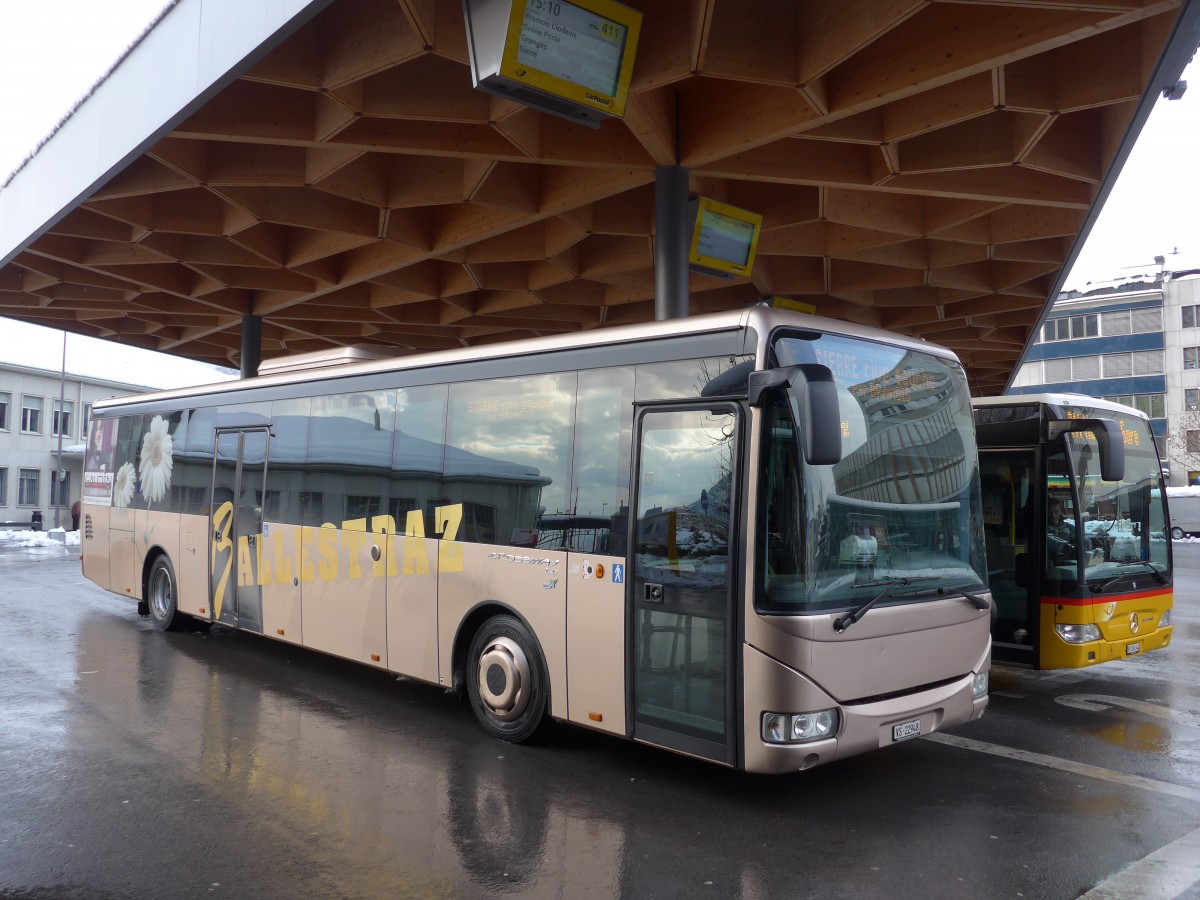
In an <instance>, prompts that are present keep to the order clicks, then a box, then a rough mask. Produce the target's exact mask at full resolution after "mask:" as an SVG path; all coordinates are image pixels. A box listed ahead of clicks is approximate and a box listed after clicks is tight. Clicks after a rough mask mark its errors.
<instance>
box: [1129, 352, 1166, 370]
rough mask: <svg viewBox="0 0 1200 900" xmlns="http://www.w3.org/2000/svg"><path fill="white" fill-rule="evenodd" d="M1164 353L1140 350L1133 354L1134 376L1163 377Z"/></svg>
mask: <svg viewBox="0 0 1200 900" xmlns="http://www.w3.org/2000/svg"><path fill="white" fill-rule="evenodd" d="M1162 373H1163V352H1162V351H1161V350H1139V351H1137V352H1136V353H1134V354H1133V374H1134V375H1161V374H1162Z"/></svg>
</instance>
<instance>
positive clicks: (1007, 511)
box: [979, 450, 1042, 666]
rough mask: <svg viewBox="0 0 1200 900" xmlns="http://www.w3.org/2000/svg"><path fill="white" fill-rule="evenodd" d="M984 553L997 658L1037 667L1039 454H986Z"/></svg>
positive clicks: (982, 462)
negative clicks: (1035, 519) (1035, 511)
mask: <svg viewBox="0 0 1200 900" xmlns="http://www.w3.org/2000/svg"><path fill="white" fill-rule="evenodd" d="M979 480H980V490H981V493H982V495H983V531H984V539H985V545H984V551H985V552H986V554H987V567H988V583H989V585H990V586H991V589H992V600H993V603H992V658H993V659H994V660H996V661H997V662H1005V663H1014V664H1017V665H1026V666H1033V665H1036V660H1037V646H1038V639H1039V625H1038V622H1039V619H1038V617H1039V615H1040V608H1041V604H1040V597H1039V593H1040V591H1039V589H1038V586H1039V584H1040V583H1041V579H1040V573H1041V565H1042V557H1041V548H1042V539H1041V537H1040V535H1039V534H1037V533H1035V529H1034V527H1033V509H1034V503H1033V502H1032V500H1033V496H1032V495H1033V493H1034V491H1035V482H1034V452H1033V451H1032V450H1003V451H991V450H981V451H980V453H979Z"/></svg>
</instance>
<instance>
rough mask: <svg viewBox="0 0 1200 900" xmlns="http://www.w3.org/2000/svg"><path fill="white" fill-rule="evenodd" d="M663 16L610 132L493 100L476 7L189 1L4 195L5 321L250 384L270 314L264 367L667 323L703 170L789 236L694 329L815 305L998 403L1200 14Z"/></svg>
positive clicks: (775, 7)
mask: <svg viewBox="0 0 1200 900" xmlns="http://www.w3.org/2000/svg"><path fill="white" fill-rule="evenodd" d="M631 5H633V6H635V7H637V8H638V9H640V10H641V12H642V13H643V16H644V19H643V24H642V29H641V36H640V41H639V44H638V47H637V55H636V62H635V66H634V70H633V76H632V82H631V85H630V94H629V102H628V107H627V109H626V111H625V115H624V118H623V119H615V118H614V119H609V120H607V121H605V122H604V123H603V125H602V126H601V127H600V128H599V129H595V130H593V129H591V128H587V127H584V126H581V125H578V124H574V123H572V122H569V121H566V120H563V119H560V118H556V117H554V116H550V115H547V114H544V113H541V112H537V111H534V110H532V109H529V108H527V107H523V106H520V105H517V104H516V103H514V102H512V101H510V100H506V99H501V98H499V97H496V96H492V95H490V94H485V93H482V92H480V91H478V90H475V89H473V87H472V81H471V71H470V65H469V58H468V48H467V39H466V34H465V28H464V13H463V7H462V4H461V3H460V2H458V0H332V2H329V0H323V2H307V0H273V2H270V3H268V2H266V0H254V2H251V0H178V2H176V3H175V4H173V5H172V6H171V7H170V8H169V9H168V10H167V11H166V13H165V14H164V15H163V16H162V17H161V18H160V20H159V21H158V22H157V23H156V24H155V25H154V27H153V28H151V29H150V30H149V31H148V32H147V34H146V35H145V36H144V37H143V39H142V40H141V41H140V42H139V43H138V44H136V45H135V46H134V47H133V48H132V49H131V50H130V51H129V53H128V54H127V55H126V56H125V57H124V58H123V59H122V60H121V61H120V63H119V64H118V65H117V66H116V67H115V68H114V69H113V70H112V71H111V72H110V73H109V74H108V75H107V76H106V78H105V79H104V80H103V81H101V82H100V83H99V84H98V85H97V87H96V88H95V89H94V90H93V91H92V93H91V94H90V95H89V96H88V97H87V98H86V99H85V100H84V101H83V102H82V103H81V104H80V105H79V106H78V108H77V109H76V110H75V111H74V112H73V113H72V114H71V115H70V116H69V117H67V118H66V119H65V120H64V122H63V123H62V125H61V126H60V127H59V128H58V129H57V130H56V132H55V133H54V134H53V135H51V136H50V137H49V138H48V139H47V140H46V141H45V142H43V144H42V146H41V147H40V148H39V149H38V151H37V153H35V154H34V155H33V156H32V157H31V158H30V159H29V160H27V161H26V163H25V164H24V165H23V166H22V167H21V168H20V169H19V170H18V171H17V172H16V173H15V174H14V175H12V176H10V177H8V178H7V180H6V181H5V182H4V184H3V187H2V188H0V316H7V317H11V318H15V319H21V320H25V321H29V322H35V323H38V324H42V325H48V326H52V327H56V328H62V329H65V330H67V331H71V332H75V333H79V334H85V335H90V336H94V337H100V338H106V339H110V340H113V341H118V342H121V343H124V344H129V345H136V346H138V347H144V348H148V349H153V350H159V351H163V352H167V353H172V354H175V355H179V356H183V357H189V358H193V359H197V360H204V361H208V362H212V363H218V364H221V365H234V366H237V365H238V364H239V354H240V352H241V347H242V338H241V335H242V329H243V321H244V319H243V317H245V316H257V317H260V322H261V334H262V355H263V357H264V358H271V357H278V356H287V355H292V354H297V353H307V352H312V351H320V350H328V349H332V348H336V347H339V346H350V345H364V344H367V345H374V346H376V347H386V348H393V349H394V350H395V351H396V352H401V353H410V352H413V351H422V350H432V349H443V348H447V347H455V346H464V345H475V344H480V343H485V342H498V341H507V340H512V339H516V338H521V337H528V336H532V335H536V334H556V333H564V332H575V331H580V330H583V329H592V328H597V327H603V326H606V325H614V324H621V323H630V322H639V321H647V320H650V319H652V318H653V317H654V315H655V303H654V297H655V269H654V239H655V173H656V170H657V169H658V168H659V167H662V166H671V165H681V166H684V167H686V168H687V169H688V170H689V171H690V190H691V192H692V193H693V194H698V195H703V196H705V197H710V198H713V199H716V200H718V201H721V202H725V203H729V204H732V205H735V206H738V207H742V208H745V209H749V210H753V211H755V212H758V213H761V214H762V216H763V231H762V236H761V239H760V242H759V245H758V255H757V260H756V263H755V265H754V270H753V274H752V276H751V277H750V278H734V279H730V280H722V279H719V278H715V277H709V276H706V275H698V274H694V275H692V276H690V285H689V287H690V312H691V313H692V314H699V313H703V312H708V311H714V310H723V309H734V308H741V307H743V306H745V305H747V304H749V303H753V302H755V301H756V300H758V299H759V298H762V297H770V296H782V297H787V298H791V299H794V300H797V301H800V302H802V303H805V304H808V305H810V306H812V307H815V310H816V312H817V313H818V314H820V315H824V316H829V317H831V318H835V319H840V320H844V321H848V322H854V323H859V324H863V325H872V326H877V327H881V328H886V329H890V330H893V331H898V332H901V333H904V334H909V335H915V336H918V337H922V338H926V339H928V340H930V341H935V342H937V343H940V344H943V345H946V346H948V347H950V348H952V349H953V350H955V351H956V352H957V353H958V354H959V356H960V358H961V359H962V360H963V362H964V364H965V365H966V367H967V370H968V373H969V376H970V379H971V386H972V390H973V391H975V392H977V393H980V394H990V393H997V392H999V391H1000V390H1002V389H1003V388H1004V386H1005V384H1006V382H1007V380H1008V379H1009V377H1010V376H1011V374H1012V372H1013V369H1014V367H1015V365H1016V364H1017V362H1018V360H1019V359H1020V357H1021V354H1022V352H1023V350H1024V348H1025V347H1026V345H1027V343H1028V342H1029V341H1030V340H1031V335H1032V334H1033V333H1034V331H1035V329H1036V327H1037V325H1038V323H1039V321H1040V319H1041V317H1043V315H1044V312H1045V310H1046V309H1047V308H1048V302H1049V301H1050V300H1052V299H1053V298H1054V297H1055V295H1056V293H1057V291H1058V289H1059V287H1060V286H1061V284H1062V280H1063V278H1064V277H1065V275H1066V268H1065V267H1066V266H1068V265H1069V264H1070V262H1071V261H1072V260H1073V259H1074V257H1075V255H1076V254H1077V253H1078V251H1079V248H1080V246H1081V244H1082V241H1083V239H1084V238H1085V237H1086V234H1087V231H1088V229H1089V228H1090V226H1091V223H1092V222H1093V221H1094V218H1095V216H1096V214H1097V213H1098V211H1099V207H1100V205H1101V204H1102V202H1103V199H1104V197H1105V196H1106V194H1107V192H1108V191H1109V189H1110V188H1111V186H1112V183H1113V181H1114V180H1115V177H1116V174H1117V172H1118V171H1119V168H1120V164H1121V163H1122V162H1123V161H1124V158H1125V157H1126V155H1127V154H1128V152H1129V150H1130V148H1131V147H1132V145H1133V142H1134V140H1135V139H1136V137H1137V134H1138V132H1139V130H1140V129H1141V127H1142V125H1143V124H1144V122H1145V119H1146V117H1147V116H1148V114H1149V110H1150V108H1151V107H1152V105H1153V103H1154V101H1155V100H1156V99H1157V98H1158V97H1159V96H1160V95H1161V94H1162V93H1163V92H1164V91H1171V90H1172V89H1174V88H1175V85H1176V81H1177V79H1178V77H1179V74H1180V72H1181V71H1182V69H1183V66H1184V65H1185V64H1186V62H1187V60H1188V58H1189V57H1190V56H1191V54H1192V52H1193V51H1194V50H1195V48H1196V41H1197V34H1198V32H1197V18H1198V14H1200V13H1198V2H1197V0H1183V2H1181V0H1162V2H1160V0H1045V2H1043V0H1015V2H1011V3H1009V2H924V0H886V2H885V0H878V2H865V3H853V2H847V0H804V2H799V0H793V2H786V0H779V2H774V0H770V2H765V3H744V2H740V0H631ZM10 89H15V88H14V87H13V86H10ZM0 177H2V173H0ZM1131 227H1135V226H1131Z"/></svg>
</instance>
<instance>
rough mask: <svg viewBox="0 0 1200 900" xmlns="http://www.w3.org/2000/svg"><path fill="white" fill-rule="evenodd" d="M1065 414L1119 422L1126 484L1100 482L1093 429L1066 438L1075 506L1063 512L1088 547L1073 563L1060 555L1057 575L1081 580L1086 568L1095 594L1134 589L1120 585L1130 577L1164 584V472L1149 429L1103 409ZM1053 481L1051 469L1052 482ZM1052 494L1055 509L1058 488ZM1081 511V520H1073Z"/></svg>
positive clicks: (1136, 420) (1071, 410)
mask: <svg viewBox="0 0 1200 900" xmlns="http://www.w3.org/2000/svg"><path fill="white" fill-rule="evenodd" d="M1066 415H1067V417H1068V418H1091V417H1096V416H1104V417H1107V418H1111V419H1115V420H1116V421H1117V424H1118V425H1120V427H1121V431H1122V433H1123V435H1124V438H1125V441H1124V443H1125V477H1124V478H1123V479H1122V480H1121V481H1119V482H1111V481H1101V480H1100V472H1099V469H1100V466H1099V455H1098V448H1097V445H1096V439H1095V436H1094V435H1093V434H1092V433H1091V432H1088V431H1082V432H1072V433H1071V434H1068V435H1066V438H1065V441H1066V448H1067V456H1068V458H1069V466H1068V472H1066V473H1064V474H1065V475H1067V476H1068V477H1069V478H1070V491H1071V495H1070V497H1069V500H1070V501H1071V505H1070V507H1067V505H1066V503H1063V504H1062V506H1063V508H1064V511H1065V512H1066V516H1065V519H1066V522H1067V527H1068V528H1069V529H1071V530H1074V529H1076V528H1082V529H1083V541H1082V546H1081V547H1080V548H1079V550H1081V551H1082V552H1074V551H1075V548H1074V547H1071V548H1070V550H1071V552H1069V553H1068V554H1066V558H1062V557H1061V556H1060V558H1059V559H1058V560H1057V561H1053V565H1054V566H1055V572H1054V576H1055V577H1057V578H1059V579H1061V580H1063V581H1070V582H1077V581H1078V578H1079V572H1080V569H1082V573H1083V577H1084V579H1085V580H1086V582H1087V584H1088V587H1089V588H1091V589H1092V590H1093V591H1094V592H1103V591H1105V590H1106V589H1114V588H1119V587H1123V588H1124V589H1128V585H1123V586H1122V585H1121V584H1120V582H1121V581H1122V580H1123V579H1124V577H1125V576H1131V577H1132V576H1142V577H1145V575H1146V574H1147V573H1148V572H1151V571H1153V572H1154V573H1157V577H1159V578H1160V579H1161V580H1162V581H1163V582H1164V583H1165V581H1166V573H1167V571H1168V564H1167V518H1166V514H1165V504H1164V501H1163V497H1162V491H1161V489H1160V484H1159V481H1160V477H1161V471H1162V470H1161V466H1160V464H1159V460H1158V454H1157V452H1156V450H1155V447H1154V439H1153V436H1152V435H1151V434H1150V427H1149V423H1147V422H1146V421H1145V420H1144V419H1140V418H1136V417H1134V416H1121V415H1114V414H1113V413H1112V412H1110V411H1107V410H1103V409H1090V408H1082V407H1069V408H1068V409H1067V410H1066ZM1052 477H1053V476H1052V475H1051V473H1050V467H1048V469H1047V478H1048V479H1049V478H1052ZM1050 496H1051V498H1052V499H1051V504H1052V503H1053V497H1054V489H1053V486H1051V490H1050ZM1064 499H1066V498H1064ZM1075 511H1077V512H1078V515H1077V516H1076V515H1072V513H1073V512H1075ZM1072 520H1074V521H1072ZM1069 537H1070V535H1068V538H1069ZM1070 543H1071V544H1074V543H1076V542H1075V541H1073V540H1072V541H1070ZM1047 562H1048V564H1050V563H1051V562H1052V561H1051V560H1049V559H1048V560H1047Z"/></svg>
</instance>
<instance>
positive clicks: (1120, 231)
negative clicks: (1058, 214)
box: [0, 0, 1200, 387]
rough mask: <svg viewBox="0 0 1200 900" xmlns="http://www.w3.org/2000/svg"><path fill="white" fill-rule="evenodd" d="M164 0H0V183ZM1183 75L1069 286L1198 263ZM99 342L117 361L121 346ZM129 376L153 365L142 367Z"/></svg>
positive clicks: (1193, 147)
mask: <svg viewBox="0 0 1200 900" xmlns="http://www.w3.org/2000/svg"><path fill="white" fill-rule="evenodd" d="M170 5H171V3H170V0H0V84H4V85H5V86H6V87H5V90H3V91H0V183H3V182H4V181H5V180H6V179H7V176H8V175H9V173H11V172H12V171H13V170H15V169H16V168H17V167H18V166H19V165H20V164H21V162H22V160H24V159H25V158H26V157H27V156H28V155H29V154H30V153H31V152H32V151H33V149H34V148H35V147H36V146H37V144H38V142H39V141H40V140H41V139H42V138H44V137H45V136H46V135H47V134H49V133H50V131H51V130H53V128H54V127H55V125H56V124H57V123H58V122H59V120H61V119H62V117H63V116H64V115H65V114H66V113H67V111H68V110H69V109H70V108H71V107H72V106H73V105H74V104H75V102H76V101H77V100H78V99H79V98H80V97H82V96H83V95H84V94H86V93H87V91H88V90H89V89H90V88H91V87H92V85H94V84H95V82H96V81H97V79H99V78H100V77H101V76H102V75H103V74H104V73H105V72H106V71H108V69H109V68H110V67H111V66H112V65H113V63H114V62H116V60H117V59H118V58H119V57H120V56H121V54H122V53H123V52H124V51H125V49H126V48H127V47H128V46H129V45H130V44H131V43H133V42H134V41H135V40H136V39H137V38H138V36H139V35H140V34H141V33H142V31H143V30H144V29H145V28H146V26H147V25H148V24H149V23H150V22H151V21H153V20H154V18H155V17H156V16H157V15H158V14H159V13H160V12H161V11H162V10H163V9H165V8H166V7H168V6H170ZM1183 77H1184V78H1185V79H1186V80H1188V81H1189V82H1190V83H1191V89H1190V90H1188V91H1187V92H1186V94H1185V95H1184V97H1183V98H1182V99H1181V100H1175V101H1166V100H1159V101H1158V104H1157V106H1156V107H1155V110H1154V113H1153V114H1152V115H1151V117H1150V121H1149V123H1148V124H1147V126H1146V128H1145V130H1144V131H1143V132H1142V135H1141V137H1140V139H1139V140H1138V143H1137V146H1136V147H1135V148H1134V150H1133V154H1132V155H1131V157H1130V159H1129V162H1128V164H1127V165H1126V166H1125V169H1124V171H1123V172H1122V174H1121V177H1120V180H1119V181H1118V183H1117V185H1116V187H1115V189H1114V190H1113V192H1112V194H1111V195H1110V197H1109V200H1108V203H1107V204H1106V206H1105V208H1104V211H1103V212H1102V213H1101V215H1100V219H1099V221H1098V222H1097V224H1096V227H1095V228H1094V229H1093V230H1092V234H1091V236H1090V238H1089V240H1088V243H1087V246H1086V247H1085V248H1084V250H1083V252H1082V253H1081V255H1080V257H1079V262H1078V264H1077V265H1076V266H1075V268H1074V270H1073V271H1072V273H1071V275H1070V277H1069V278H1068V279H1067V284H1066V286H1067V287H1068V288H1080V289H1086V288H1087V286H1088V283H1094V284H1101V283H1108V282H1111V281H1114V280H1116V281H1119V280H1121V279H1126V278H1130V277H1136V276H1137V275H1139V274H1153V273H1155V272H1156V271H1157V268H1158V267H1157V266H1156V265H1155V263H1154V257H1155V256H1163V257H1165V258H1166V267H1167V268H1168V269H1181V268H1200V226H1198V225H1197V217H1198V216H1200V162H1198V160H1200V64H1197V63H1196V62H1195V61H1193V62H1192V63H1191V64H1190V65H1189V66H1188V68H1187V70H1186V71H1185V73H1184V76H1183ZM1176 250H1178V253H1175V251H1176ZM0 330H2V331H3V334H4V340H0V358H3V359H9V357H10V356H11V355H12V354H13V353H14V348H19V349H20V351H22V352H23V351H25V350H27V349H30V350H31V352H32V353H33V354H34V356H35V357H36V358H38V359H41V358H42V357H44V356H47V355H48V354H47V349H46V348H50V349H52V348H53V347H54V346H57V347H58V349H57V351H54V352H53V353H50V354H49V355H50V356H52V357H53V358H52V359H51V360H50V362H51V365H49V366H46V367H47V368H57V366H58V365H59V362H60V356H61V349H62V348H61V344H62V337H61V334H59V333H57V332H54V333H52V334H50V335H48V336H46V339H45V340H44V341H42V340H41V339H40V338H35V337H33V336H32V335H34V334H36V332H28V333H24V332H22V333H21V336H20V339H19V340H10V339H9V336H10V335H11V336H12V337H13V338H16V337H17V333H16V331H15V329H14V323H12V322H11V321H10V320H0ZM71 341H72V345H73V346H74V354H72V355H69V358H68V367H69V368H72V369H74V370H79V371H82V369H81V368H79V367H82V365H83V360H84V359H85V358H87V357H88V356H89V354H91V353H93V349H92V348H93V347H94V346H96V344H97V342H94V341H90V340H89V339H87V338H82V337H73V338H72V339H71ZM43 344H44V347H43ZM104 346H105V347H106V348H108V349H109V350H110V352H111V358H112V359H114V360H117V361H119V360H120V358H121V356H122V355H123V354H125V353H127V351H125V350H121V351H112V350H111V348H113V347H114V345H112V344H104ZM69 353H70V351H69ZM97 356H98V358H99V359H100V360H101V361H100V362H99V363H98V365H100V366H102V367H103V366H105V365H107V362H106V361H107V359H109V358H110V354H106V353H98V354H97ZM11 361H20V362H25V360H11ZM196 365H197V366H198V365H199V364H196ZM140 371H141V372H142V373H143V374H146V373H153V372H154V371H155V370H154V369H147V368H146V367H145V366H144V365H143V366H142V367H140ZM172 371H173V367H172ZM185 371H186V367H185ZM211 373H212V369H210V368H209V367H199V368H196V369H195V370H194V378H195V379H196V380H199V381H208V380H211ZM85 374H86V373H85ZM175 377H179V376H178V375H177V376H175ZM151 384H152V385H153V386H158V385H154V383H153V382H151ZM162 386H163V387H166V386H168V385H166V384H165V383H164V384H163V385H162Z"/></svg>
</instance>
